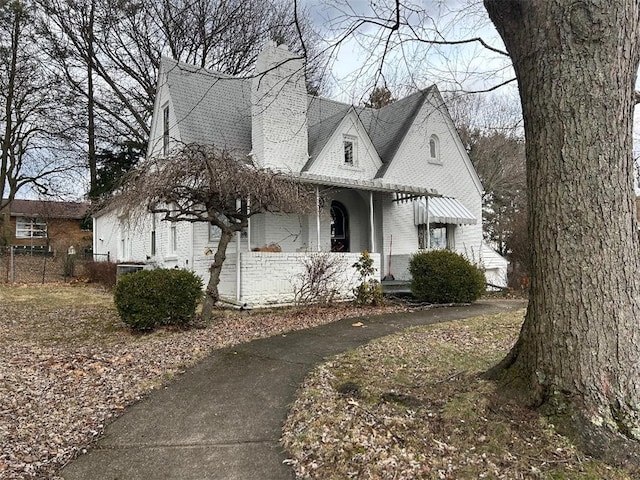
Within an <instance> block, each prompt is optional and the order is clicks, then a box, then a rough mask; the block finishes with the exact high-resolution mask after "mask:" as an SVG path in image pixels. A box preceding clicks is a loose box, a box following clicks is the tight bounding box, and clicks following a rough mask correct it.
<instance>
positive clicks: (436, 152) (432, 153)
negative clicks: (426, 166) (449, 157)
mask: <svg viewBox="0 0 640 480" xmlns="http://www.w3.org/2000/svg"><path fill="white" fill-rule="evenodd" d="M429 162H431V163H442V160H440V141H439V140H438V137H437V136H436V135H431V138H429Z"/></svg>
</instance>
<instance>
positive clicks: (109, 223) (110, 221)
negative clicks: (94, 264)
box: [93, 212, 118, 261]
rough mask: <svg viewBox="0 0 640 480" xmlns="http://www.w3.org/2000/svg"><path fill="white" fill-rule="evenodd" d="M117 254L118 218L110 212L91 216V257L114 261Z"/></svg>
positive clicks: (98, 259) (97, 259)
mask: <svg viewBox="0 0 640 480" xmlns="http://www.w3.org/2000/svg"><path fill="white" fill-rule="evenodd" d="M117 255H118V218H117V216H116V215H113V214H111V212H103V213H101V214H98V215H96V216H94V217H93V258H94V260H96V261H106V260H107V258H108V259H109V260H111V261H116V259H117Z"/></svg>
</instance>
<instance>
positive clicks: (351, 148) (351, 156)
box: [342, 137, 356, 167]
mask: <svg viewBox="0 0 640 480" xmlns="http://www.w3.org/2000/svg"><path fill="white" fill-rule="evenodd" d="M342 145H343V147H344V164H345V165H348V166H350V167H353V166H355V165H356V139H355V138H352V137H345V138H344V140H343V141H342Z"/></svg>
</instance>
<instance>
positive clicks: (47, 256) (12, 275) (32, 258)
mask: <svg viewBox="0 0 640 480" xmlns="http://www.w3.org/2000/svg"><path fill="white" fill-rule="evenodd" d="M105 260H108V258H105ZM91 262H93V255H92V254H91V252H90V251H88V252H81V253H79V254H76V253H64V254H56V255H53V254H52V253H51V252H48V251H47V250H46V247H28V246H20V245H12V246H9V247H0V283H59V282H69V281H72V280H74V279H78V278H82V277H83V276H85V275H86V272H85V270H86V268H85V267H86V266H87V264H89V263H91Z"/></svg>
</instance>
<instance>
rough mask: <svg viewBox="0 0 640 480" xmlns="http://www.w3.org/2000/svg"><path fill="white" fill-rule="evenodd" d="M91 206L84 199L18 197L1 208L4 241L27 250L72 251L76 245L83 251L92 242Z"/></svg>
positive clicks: (76, 247) (78, 249) (77, 249)
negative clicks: (83, 201)
mask: <svg viewBox="0 0 640 480" xmlns="http://www.w3.org/2000/svg"><path fill="white" fill-rule="evenodd" d="M7 202H8V200H6V199H3V200H2V205H3V206H4V205H6V204H7ZM88 208H89V204H88V203H82V202H56V201H45V200H21V199H15V200H13V201H12V202H11V204H10V205H9V206H8V207H6V208H3V209H2V210H1V211H0V212H1V214H0V216H1V217H2V218H1V220H2V222H0V223H2V225H3V227H2V233H3V235H2V236H3V237H4V243H6V244H8V245H14V246H16V247H17V248H18V249H21V250H24V251H36V252H49V253H54V254H55V253H68V252H69V248H70V247H73V249H72V251H74V252H76V253H81V252H82V251H83V250H84V249H86V248H90V247H91V245H92V237H91V231H90V230H89V229H87V228H86V225H85V224H86V215H87V210H88Z"/></svg>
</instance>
